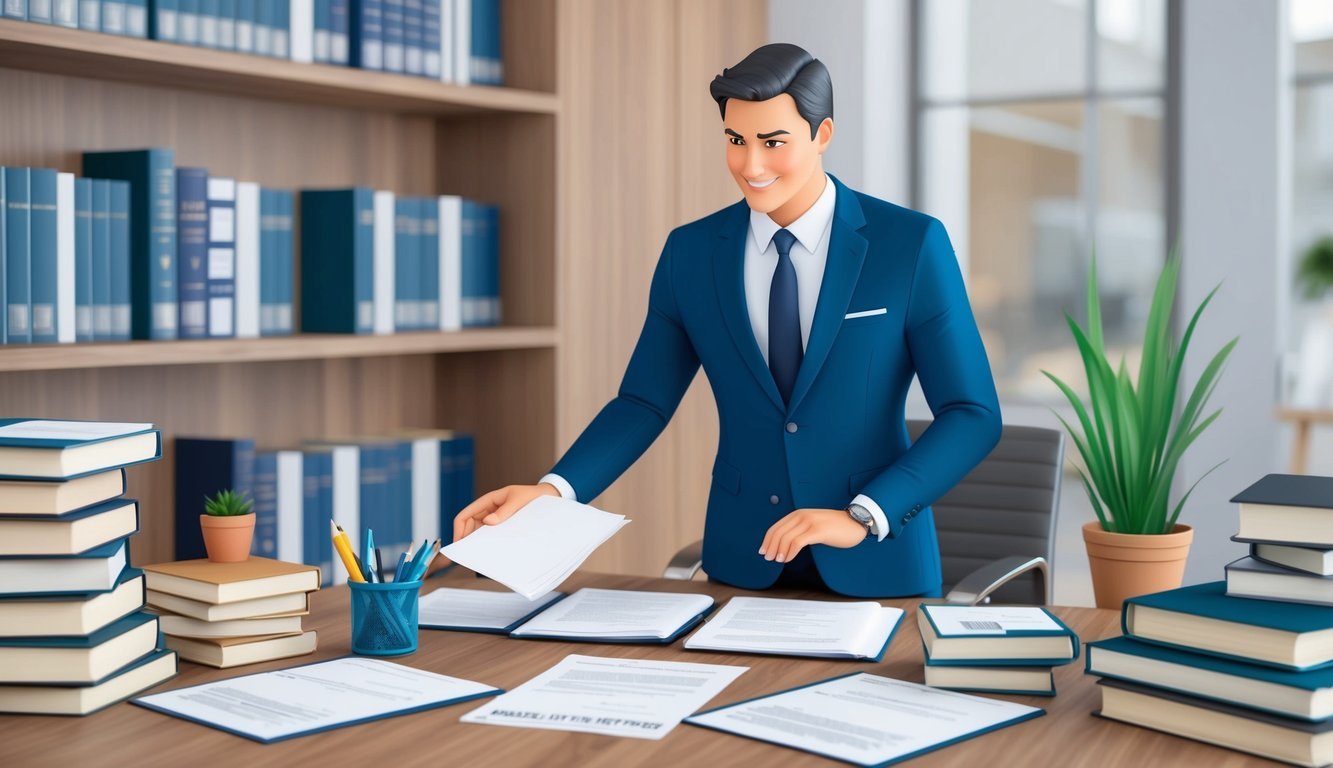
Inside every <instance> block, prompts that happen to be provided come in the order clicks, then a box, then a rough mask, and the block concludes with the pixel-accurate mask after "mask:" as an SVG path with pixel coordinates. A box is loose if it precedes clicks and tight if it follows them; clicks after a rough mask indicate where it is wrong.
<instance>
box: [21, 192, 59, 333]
mask: <svg viewBox="0 0 1333 768" xmlns="http://www.w3.org/2000/svg"><path fill="white" fill-rule="evenodd" d="M57 183H58V176H57V173H56V171H55V169H53V168H33V169H31V170H30V171H29V172H28V184H29V202H28V210H29V220H28V226H29V228H30V231H29V241H30V242H31V249H32V264H31V265H30V270H31V272H30V274H31V279H32V288H31V295H30V296H29V299H30V300H31V302H32V304H31V314H30V316H29V321H30V323H31V326H32V342H33V343H34V344H54V343H56V341H57V340H58V338H57V336H56V302H57V301H58V298H59V297H58V296H57V288H56V285H57V282H56V281H57V278H56V271H57V269H58V265H57V263H56V262H57V259H58V258H59V255H58V253H57V245H58V243H57V238H58V237H59V233H60V224H59V220H58V216H57V211H56V204H57V203H58V199H57V195H58V192H57Z"/></svg>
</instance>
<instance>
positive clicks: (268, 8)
mask: <svg viewBox="0 0 1333 768" xmlns="http://www.w3.org/2000/svg"><path fill="white" fill-rule="evenodd" d="M277 13H278V7H277V4H276V3H272V2H265V1H264V0H255V53H256V54H257V55H259V56H272V55H273V21H274V19H276V18H277Z"/></svg>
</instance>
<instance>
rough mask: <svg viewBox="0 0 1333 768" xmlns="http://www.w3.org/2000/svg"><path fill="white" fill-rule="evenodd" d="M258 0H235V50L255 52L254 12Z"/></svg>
mask: <svg viewBox="0 0 1333 768" xmlns="http://www.w3.org/2000/svg"><path fill="white" fill-rule="evenodd" d="M258 2H259V0H236V50H237V52H239V53H254V52H255V14H257V13H258V12H259V9H258V6H257V3H258Z"/></svg>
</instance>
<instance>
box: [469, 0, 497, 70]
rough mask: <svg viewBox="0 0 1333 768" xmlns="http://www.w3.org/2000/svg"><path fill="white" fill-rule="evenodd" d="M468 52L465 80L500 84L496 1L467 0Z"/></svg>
mask: <svg viewBox="0 0 1333 768" xmlns="http://www.w3.org/2000/svg"><path fill="white" fill-rule="evenodd" d="M470 2H471V4H472V9H471V15H472V51H471V54H472V56H471V61H470V70H471V72H470V74H469V79H470V80H471V82H472V83H474V84H478V85H504V62H503V60H502V58H501V51H500V0H470Z"/></svg>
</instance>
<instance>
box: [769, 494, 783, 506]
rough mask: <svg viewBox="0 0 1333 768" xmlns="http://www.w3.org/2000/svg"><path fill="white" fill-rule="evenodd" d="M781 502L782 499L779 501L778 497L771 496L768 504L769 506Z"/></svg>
mask: <svg viewBox="0 0 1333 768" xmlns="http://www.w3.org/2000/svg"><path fill="white" fill-rule="evenodd" d="M779 501H781V499H779V498H778V497H777V496H769V497H768V503H769V504H777V503H778V502H779Z"/></svg>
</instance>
